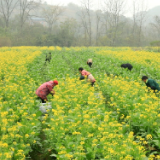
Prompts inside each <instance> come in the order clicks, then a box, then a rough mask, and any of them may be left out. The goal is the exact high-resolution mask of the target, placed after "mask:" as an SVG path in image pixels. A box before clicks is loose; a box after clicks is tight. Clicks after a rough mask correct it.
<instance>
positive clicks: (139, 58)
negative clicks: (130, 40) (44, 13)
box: [0, 47, 160, 160]
mask: <svg viewBox="0 0 160 160" xmlns="http://www.w3.org/2000/svg"><path fill="white" fill-rule="evenodd" d="M48 52H51V53H52V59H51V62H50V63H49V62H45V56H46V54H47V53H48ZM0 56H1V60H0V68H1V70H0V93H1V94H0V135H1V136H0V159H2V160H9V159H16V160H22V159H43V158H47V159H59V160H73V159H74V160H86V159H87V160H91V159H101V160H102V159H106V160H107V159H108V160H110V159H113V160H120V159H122V160H124V159H125V160H131V159H136V160H143V159H146V158H148V159H149V160H151V159H159V158H160V156H159V155H160V152H159V150H160V142H159V139H160V129H159V128H160V125H159V124H160V123H159V122H160V109H159V107H160V101H159V94H158V93H156V94H155V93H153V92H152V91H151V90H150V89H149V88H147V87H146V86H145V84H144V83H142V81H141V77H142V76H143V75H147V76H149V77H151V78H153V79H155V80H156V81H157V82H158V83H159V82H160V81H159V77H160V73H159V68H160V64H159V59H160V55H159V53H153V52H147V51H142V50H140V51H138V50H137V51H134V50H132V49H131V48H123V47H121V48H111V47H89V48H85V47H71V48H61V47H13V48H8V47H4V48H1V49H0ZM88 58H92V59H93V67H92V68H89V66H87V64H86V61H87V59H88ZM122 63H131V64H132V65H133V70H132V71H128V70H127V69H122V68H121V67H120V65H121V64H122ZM79 67H83V68H84V69H86V70H87V71H89V72H91V73H92V74H93V76H94V77H95V79H96V83H95V86H94V87H91V86H90V82H88V81H87V80H86V79H85V80H82V81H80V80H79V77H80V74H79V72H78V68H79ZM54 79H57V80H58V81H59V85H58V86H56V87H55V92H56V94H55V95H54V97H52V96H50V95H49V96H48V100H49V102H51V106H52V108H51V109H50V110H47V114H45V115H43V114H42V113H41V112H40V111H39V107H38V106H39V105H40V102H39V101H38V100H37V99H36V95H35V90H36V89H37V88H38V86H39V85H40V84H42V83H44V82H45V81H49V80H54ZM159 84H160V83H159ZM37 150H39V151H38V152H37ZM36 152H37V153H36ZM33 153H34V154H36V156H35V157H36V158H35V157H34V156H33Z"/></svg>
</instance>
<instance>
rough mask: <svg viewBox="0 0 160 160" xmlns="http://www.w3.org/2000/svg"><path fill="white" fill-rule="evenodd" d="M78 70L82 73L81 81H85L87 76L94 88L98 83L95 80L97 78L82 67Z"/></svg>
mask: <svg viewBox="0 0 160 160" xmlns="http://www.w3.org/2000/svg"><path fill="white" fill-rule="evenodd" d="M78 70H79V72H80V73H81V77H80V80H82V79H84V78H85V76H87V79H89V80H90V81H91V85H92V86H93V85H94V83H95V82H96V80H95V78H94V77H93V75H92V74H91V73H90V72H88V71H86V70H84V69H83V68H82V67H80V68H79V69H78Z"/></svg>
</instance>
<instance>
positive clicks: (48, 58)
mask: <svg viewBox="0 0 160 160" xmlns="http://www.w3.org/2000/svg"><path fill="white" fill-rule="evenodd" d="M47 61H48V62H50V61H51V52H49V53H48V54H46V60H45V63H46V62H47Z"/></svg>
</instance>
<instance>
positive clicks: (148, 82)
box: [142, 76, 160, 92]
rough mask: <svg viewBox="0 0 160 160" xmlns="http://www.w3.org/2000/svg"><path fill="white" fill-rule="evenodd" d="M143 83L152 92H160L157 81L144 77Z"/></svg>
mask: <svg viewBox="0 0 160 160" xmlns="http://www.w3.org/2000/svg"><path fill="white" fill-rule="evenodd" d="M142 81H143V82H144V83H145V84H146V86H147V87H150V88H151V89H152V90H154V92H155V91H156V90H157V91H158V92H159V91H160V87H159V84H158V83H157V82H156V81H155V80H153V79H151V78H148V77H147V76H143V77H142Z"/></svg>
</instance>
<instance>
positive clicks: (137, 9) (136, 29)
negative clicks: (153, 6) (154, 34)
mask: <svg viewBox="0 0 160 160" xmlns="http://www.w3.org/2000/svg"><path fill="white" fill-rule="evenodd" d="M146 16H147V2H146V0H142V1H139V0H133V27H132V40H133V43H137V44H138V45H141V38H142V33H143V27H144V22H145V20H146Z"/></svg>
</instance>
